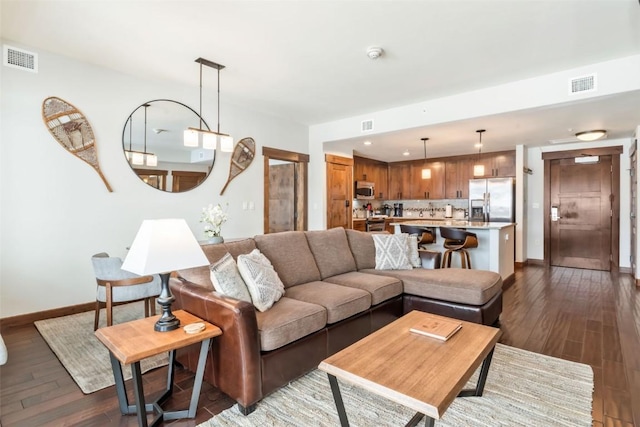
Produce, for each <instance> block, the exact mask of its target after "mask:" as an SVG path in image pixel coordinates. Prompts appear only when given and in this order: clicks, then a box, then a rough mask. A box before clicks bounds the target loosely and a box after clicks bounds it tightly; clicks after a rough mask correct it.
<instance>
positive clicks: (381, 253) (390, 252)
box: [373, 233, 417, 270]
mask: <svg viewBox="0 0 640 427" xmlns="http://www.w3.org/2000/svg"><path fill="white" fill-rule="evenodd" d="M408 237H409V236H408V234H406V233H402V234H374V235H373V243H374V244H375V247H376V270H411V269H412V268H413V266H412V265H411V262H410V261H409V257H408V256H407V247H408V246H407V239H408ZM416 248H417V245H416Z"/></svg>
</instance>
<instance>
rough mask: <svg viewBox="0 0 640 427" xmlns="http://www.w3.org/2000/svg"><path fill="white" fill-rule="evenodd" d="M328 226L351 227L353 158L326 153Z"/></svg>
mask: <svg viewBox="0 0 640 427" xmlns="http://www.w3.org/2000/svg"><path fill="white" fill-rule="evenodd" d="M326 164H327V228H334V227H344V228H351V217H352V209H353V207H352V206H351V201H352V198H353V160H352V159H348V158H344V157H337V156H332V155H328V154H327V155H326Z"/></svg>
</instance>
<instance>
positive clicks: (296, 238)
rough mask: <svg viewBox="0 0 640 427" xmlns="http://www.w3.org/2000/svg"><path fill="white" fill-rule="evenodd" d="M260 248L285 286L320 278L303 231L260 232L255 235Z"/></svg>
mask: <svg viewBox="0 0 640 427" xmlns="http://www.w3.org/2000/svg"><path fill="white" fill-rule="evenodd" d="M255 242H256V246H257V247H258V249H260V252H262V253H263V254H264V255H265V256H266V257H267V258H269V260H270V261H271V264H272V265H273V268H275V270H276V271H277V272H278V276H280V279H281V280H282V283H284V287H285V288H288V287H289V286H295V285H298V284H300V283H307V282H313V281H316V280H320V271H319V270H318V267H317V266H316V261H315V259H314V258H313V254H312V253H311V249H310V248H309V243H307V238H306V237H305V235H304V232H302V231H284V232H281V233H271V234H260V235H258V236H256V237H255Z"/></svg>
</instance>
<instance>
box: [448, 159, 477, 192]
mask: <svg viewBox="0 0 640 427" xmlns="http://www.w3.org/2000/svg"><path fill="white" fill-rule="evenodd" d="M471 178H473V161H472V159H469V158H460V159H451V160H447V162H446V163H445V181H446V183H445V196H446V198H447V199H468V198H469V179H471Z"/></svg>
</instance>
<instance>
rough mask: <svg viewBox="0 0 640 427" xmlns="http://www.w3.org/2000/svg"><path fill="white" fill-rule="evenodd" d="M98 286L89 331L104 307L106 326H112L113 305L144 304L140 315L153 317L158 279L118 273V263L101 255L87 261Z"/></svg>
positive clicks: (96, 324) (157, 291)
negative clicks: (94, 310) (90, 265)
mask: <svg viewBox="0 0 640 427" xmlns="http://www.w3.org/2000/svg"><path fill="white" fill-rule="evenodd" d="M91 262H92V264H93V271H94V273H95V276H96V282H97V284H98V287H97V291H96V315H95V320H94V323H93V330H94V331H95V330H97V329H98V324H99V322H100V309H101V308H102V307H106V311H107V326H111V325H112V324H113V305H114V304H118V303H124V302H133V301H140V300H144V315H145V317H148V316H149V314H151V315H152V316H153V315H155V314H156V305H155V297H157V296H158V295H160V276H159V275H157V274H154V275H153V276H138V275H137V274H134V273H130V272H128V271H125V270H122V268H121V267H122V260H121V259H120V258H117V257H110V256H109V254H107V253H105V252H101V253H99V254H95V255H93V256H92V257H91Z"/></svg>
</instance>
